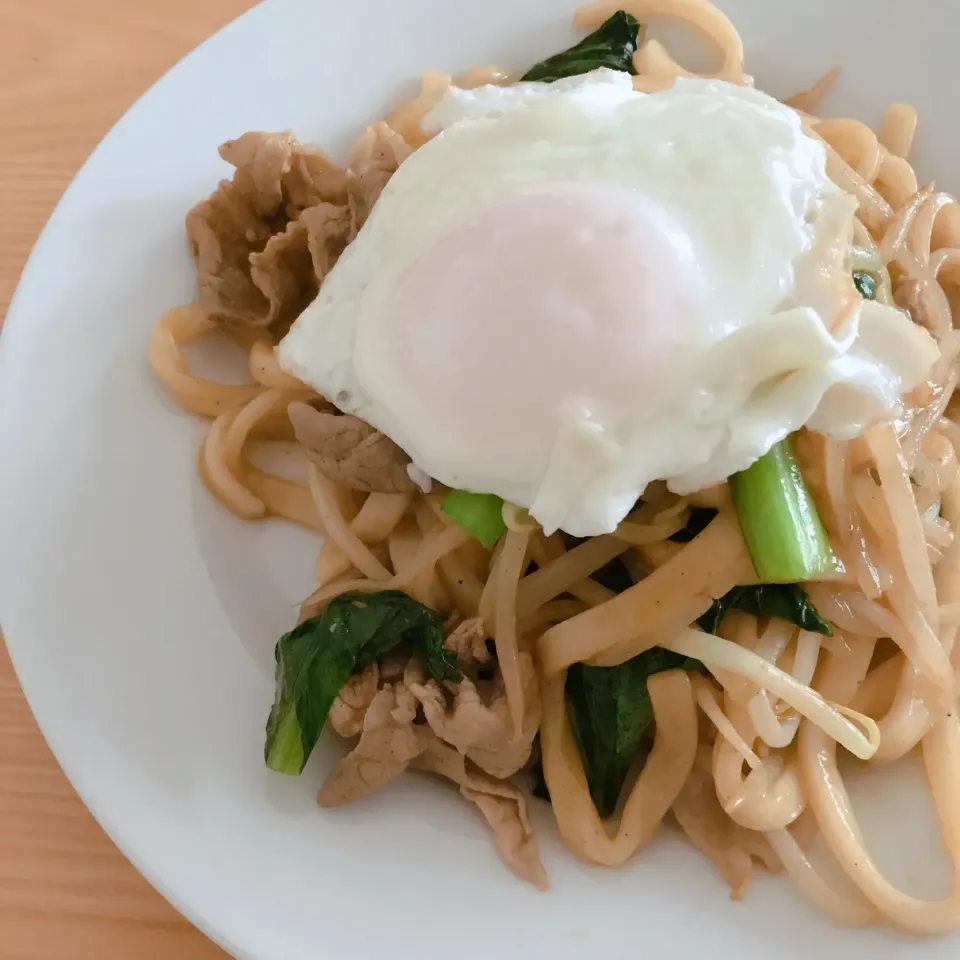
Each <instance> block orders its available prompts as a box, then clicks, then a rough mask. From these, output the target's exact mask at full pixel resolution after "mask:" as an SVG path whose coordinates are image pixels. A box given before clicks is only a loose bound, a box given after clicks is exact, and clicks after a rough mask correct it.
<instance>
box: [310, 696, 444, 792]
mask: <svg viewBox="0 0 960 960" xmlns="http://www.w3.org/2000/svg"><path fill="white" fill-rule="evenodd" d="M416 715H417V701H416V699H415V698H414V697H413V695H412V694H411V693H410V691H409V690H406V689H404V687H403V686H402V685H400V684H392V683H390V684H387V685H386V686H384V687H383V688H382V689H381V690H380V691H379V692H378V693H377V695H376V696H375V697H374V698H373V700H372V701H371V703H370V706H369V707H368V708H367V712H366V715H365V716H364V718H363V729H362V732H361V734H360V741H359V742H358V743H357V745H356V746H355V747H354V748H353V750H351V751H350V753H348V754H347V755H346V756H345V757H344V758H343V759H342V760H341V761H340V762H339V763H338V764H337V766H336V767H335V768H334V770H333V773H331V774H330V776H329V777H328V778H327V782H326V783H325V784H324V785H323V787H322V788H321V789H320V793H319V795H318V797H317V799H318V801H319V803H320V806H321V807H335V806H338V805H339V804H341V803H351V802H352V801H354V800H359V799H360V798H361V797H364V796H366V795H367V794H368V793H370V792H372V791H373V790H376V789H378V788H379V787H382V786H385V785H386V784H388V783H389V782H390V781H391V780H394V779H396V778H397V777H399V776H400V774H401V773H403V771H404V770H406V769H407V767H408V766H409V765H410V762H411V761H412V760H413V759H414V758H416V757H418V756H419V755H420V754H421V753H422V752H423V751H424V750H425V749H426V740H425V736H424V735H425V734H427V733H428V731H427V730H426V728H420V727H417V726H415V725H414V722H413V721H414V719H415V718H416Z"/></svg>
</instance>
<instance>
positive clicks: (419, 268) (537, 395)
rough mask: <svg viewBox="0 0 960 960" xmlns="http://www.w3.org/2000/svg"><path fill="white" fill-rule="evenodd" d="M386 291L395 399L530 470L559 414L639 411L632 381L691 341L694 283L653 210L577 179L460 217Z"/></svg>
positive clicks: (673, 223) (691, 251) (648, 203)
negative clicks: (397, 386)
mask: <svg viewBox="0 0 960 960" xmlns="http://www.w3.org/2000/svg"><path fill="white" fill-rule="evenodd" d="M393 294H394V296H393V298H392V301H391V303H390V304H388V305H387V307H386V309H387V311H388V315H387V317H386V318H384V319H385V321H386V322H381V324H379V327H380V335H381V336H384V334H385V335H386V339H387V342H386V343H382V349H383V350H384V354H383V355H384V356H388V357H389V358H390V361H389V362H390V366H391V367H392V368H393V369H394V370H395V371H402V382H403V388H404V389H405V390H406V391H407V393H408V400H409V401H411V402H412V403H413V404H414V405H415V406H416V407H417V408H419V409H420V410H422V411H423V412H424V414H426V415H428V416H429V419H430V422H431V424H432V428H433V429H434V430H438V431H439V432H440V433H446V431H450V432H451V433H459V436H460V439H461V441H462V440H463V439H468V440H469V442H470V443H472V444H475V445H478V446H480V447H482V448H488V449H489V450H490V452H491V455H497V456H499V457H502V456H503V455H504V454H505V453H506V454H507V455H511V456H512V458H513V459H514V462H517V458H520V460H521V461H523V462H525V463H526V464H527V466H528V467H529V469H530V470H531V471H537V469H538V467H539V468H542V466H543V462H542V461H543V457H544V455H545V452H546V451H548V450H549V447H550V443H551V441H552V439H553V437H554V436H555V434H556V430H557V427H558V422H559V417H560V412H561V410H562V408H563V407H564V405H565V404H569V403H570V402H571V401H575V402H584V403H586V405H587V407H588V408H589V409H590V410H591V411H592V412H593V413H595V414H596V415H597V416H598V417H599V420H600V421H602V422H603V423H605V424H607V425H609V426H611V427H613V428H616V427H617V425H623V426H624V427H626V426H627V425H628V423H629V422H630V421H631V420H634V419H636V418H642V417H643V413H644V411H643V409H642V403H641V400H640V397H641V396H642V394H643V386H644V383H645V382H649V381H650V379H651V378H652V377H653V378H656V377H657V376H662V374H663V371H664V369H665V367H666V366H667V365H669V364H671V363H676V362H677V357H678V356H682V350H683V348H684V345H685V344H689V343H690V342H691V341H696V340H698V339H699V340H702V339H703V338H704V336H705V330H704V327H703V324H704V310H705V309H706V304H707V300H708V296H709V289H708V284H707V282H706V281H705V279H704V275H703V272H702V270H701V269H700V267H699V266H698V264H697V258H696V256H695V242H694V240H693V239H692V238H691V236H690V235H689V234H688V233H687V231H686V230H685V229H684V227H683V226H682V225H681V224H680V223H679V222H678V221H677V220H676V218H675V217H674V216H673V215H672V214H671V213H670V212H669V211H668V210H666V209H665V208H664V207H663V206H661V205H660V204H658V203H657V202H655V201H653V200H651V199H650V198H649V197H647V196H644V195H643V194H641V193H639V192H636V191H634V190H631V189H629V188H626V187H623V186H620V185H617V184H608V183H602V182H585V183H561V184H553V185H547V186H538V187H535V188H528V189H525V190H522V191H519V192H517V193H514V194H512V195H510V196H508V197H506V198H504V199H502V200H499V201H498V202H496V203H493V204H491V205H489V206H486V207H484V208H483V209H480V210H478V211H476V212H475V213H473V214H472V215H469V216H468V217H466V218H464V219H462V220H460V221H459V222H458V223H457V224H456V225H454V227H453V228H452V229H450V230H449V231H448V232H446V233H445V234H444V235H443V236H441V237H440V238H439V239H438V240H436V241H435V242H434V244H433V245H432V246H431V247H429V248H428V249H427V250H426V252H425V253H424V254H423V255H421V256H419V257H418V258H417V259H416V260H415V261H414V262H413V263H412V264H411V265H410V266H408V267H407V268H406V270H405V271H404V272H403V273H402V274H401V276H400V277H399V281H398V283H397V285H396V287H395V288H394V290H393ZM464 432H466V434H467V436H466V438H465V437H464V436H463V434H464ZM435 439H436V440H437V441H438V442H439V441H440V440H441V437H440V436H436V438H435Z"/></svg>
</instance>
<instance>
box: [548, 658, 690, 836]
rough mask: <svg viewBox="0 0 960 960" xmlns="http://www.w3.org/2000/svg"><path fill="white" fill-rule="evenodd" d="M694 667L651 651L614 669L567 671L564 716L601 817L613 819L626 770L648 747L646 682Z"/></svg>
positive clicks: (649, 715)
mask: <svg viewBox="0 0 960 960" xmlns="http://www.w3.org/2000/svg"><path fill="white" fill-rule="evenodd" d="M700 667H701V664H700V662H699V661H697V660H693V659H691V658H689V657H682V656H679V655H677V654H675V653H671V652H670V651H668V650H663V649H661V648H660V647H653V648H652V649H650V650H647V651H645V652H644V653H641V654H640V655H639V656H637V657H634V658H633V659H632V660H628V661H627V662H626V663H622V664H620V665H619V666H616V667H591V666H587V665H585V664H580V663H578V664H575V665H574V666H572V667H571V668H570V670H569V671H568V673H567V683H566V697H567V711H568V716H569V718H570V724H571V727H572V730H573V734H574V736H575V738H576V740H577V743H578V744H579V746H580V752H581V755H582V756H583V764H584V771H585V773H586V776H587V783H588V785H589V787H590V796H591V798H592V799H593V802H594V805H595V806H596V808H597V812H598V813H599V814H600V816H601V817H609V816H610V814H612V813H613V811H614V809H615V808H616V805H617V802H618V800H619V798H620V794H621V792H622V791H623V785H624V783H625V782H626V779H627V776H628V774H629V773H630V768H631V767H632V766H633V764H634V761H635V760H636V759H637V757H638V756H639V755H640V754H641V752H642V750H643V748H644V746H645V744H649V737H650V733H651V732H652V729H651V727H652V723H653V707H652V706H651V703H650V694H649V693H648V691H647V679H648V678H649V677H651V676H652V675H653V674H655V673H661V672H662V671H664V670H676V669H680V670H691V671H694V670H699V669H700Z"/></svg>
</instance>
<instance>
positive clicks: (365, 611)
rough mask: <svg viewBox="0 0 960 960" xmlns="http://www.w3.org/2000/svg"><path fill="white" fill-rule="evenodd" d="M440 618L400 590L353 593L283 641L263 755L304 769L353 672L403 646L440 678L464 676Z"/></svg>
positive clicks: (291, 770) (281, 766)
mask: <svg viewBox="0 0 960 960" xmlns="http://www.w3.org/2000/svg"><path fill="white" fill-rule="evenodd" d="M445 640H446V633H445V631H444V628H443V620H442V619H441V618H440V615H439V614H438V613H436V612H435V611H434V610H431V609H430V608H429V607H426V606H424V605H423V604H422V603H418V602H417V601H416V600H414V599H412V598H411V597H408V596H407V595H406V594H405V593H402V592H401V591H399V590H384V591H381V592H379V593H346V594H343V595H342V596H339V597H336V598H335V599H334V600H332V601H331V602H330V604H329V605H328V606H327V608H326V609H325V610H324V611H323V613H321V614H319V615H317V616H315V617H311V618H310V619H309V620H305V621H304V622H303V623H301V624H300V625H299V626H297V627H296V628H294V629H293V630H291V631H290V632H289V633H286V634H284V635H283V636H282V637H281V638H280V640H279V642H278V643H277V647H276V652H275V658H276V697H275V700H274V704H273V709H272V710H271V711H270V716H269V718H268V720H267V736H266V745H265V747H264V757H265V759H266V762H267V765H268V766H269V767H271V769H273V770H277V771H278V772H280V773H288V774H299V773H301V772H302V770H303V768H304V766H305V765H306V762H307V760H308V759H309V757H310V754H311V752H312V751H313V748H314V747H315V746H316V744H317V741H318V740H319V738H320V733H321V731H322V730H323V725H324V723H325V722H326V719H327V713H328V712H329V710H330V707H331V705H332V704H333V701H334V699H335V698H336V696H337V694H338V693H339V691H340V689H341V687H342V686H343V685H344V684H345V683H346V682H347V680H348V679H349V678H350V676H351V674H353V673H354V672H356V671H358V670H362V669H363V668H364V667H365V666H366V665H367V664H369V663H371V662H372V661H374V660H376V659H378V658H379V657H382V656H383V655H384V654H386V653H389V652H390V651H391V650H393V649H394V648H396V647H397V646H399V645H401V644H405V645H408V646H409V647H410V649H411V650H412V652H414V653H417V654H419V655H420V656H421V657H422V658H423V661H424V664H425V666H426V669H427V672H428V673H429V674H430V675H431V676H432V677H435V678H436V679H438V680H453V681H456V680H459V679H460V671H459V669H458V668H457V663H456V657H455V655H454V654H453V652H452V651H450V650H447V648H446V646H445Z"/></svg>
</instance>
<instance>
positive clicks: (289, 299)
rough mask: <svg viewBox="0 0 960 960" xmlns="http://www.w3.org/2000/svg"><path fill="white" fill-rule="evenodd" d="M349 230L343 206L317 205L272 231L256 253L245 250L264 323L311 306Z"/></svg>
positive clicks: (271, 323)
mask: <svg viewBox="0 0 960 960" xmlns="http://www.w3.org/2000/svg"><path fill="white" fill-rule="evenodd" d="M350 230H351V225H350V212H349V210H348V208H347V207H335V206H333V204H330V203H321V204H318V205H317V206H315V207H310V208H309V209H307V210H304V211H303V213H301V214H300V218H299V219H298V220H291V221H290V222H289V223H288V224H287V229H286V230H284V232H283V233H275V234H274V235H273V236H272V237H271V238H270V239H269V240H268V241H267V243H266V246H264V248H263V250H262V251H261V252H260V253H251V254H250V256H249V264H250V279H251V280H252V281H253V283H254V284H255V285H256V287H257V289H258V290H259V291H260V292H261V293H262V294H263V296H264V297H265V298H266V300H267V314H266V324H267V326H281V325H283V324H284V323H289V322H290V321H292V320H293V319H294V318H295V317H296V316H298V315H299V314H300V313H302V312H303V311H304V310H305V309H306V308H307V307H308V306H309V305H310V302H311V301H312V300H313V298H314V297H315V296H316V295H317V292H318V291H319V289H320V284H321V283H322V282H323V278H324V277H325V276H326V275H327V272H328V271H329V270H330V268H331V267H332V266H333V264H334V263H336V262H337V258H338V257H339V256H340V254H341V253H343V249H344V247H346V245H347V243H348V241H349V239H350Z"/></svg>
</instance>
